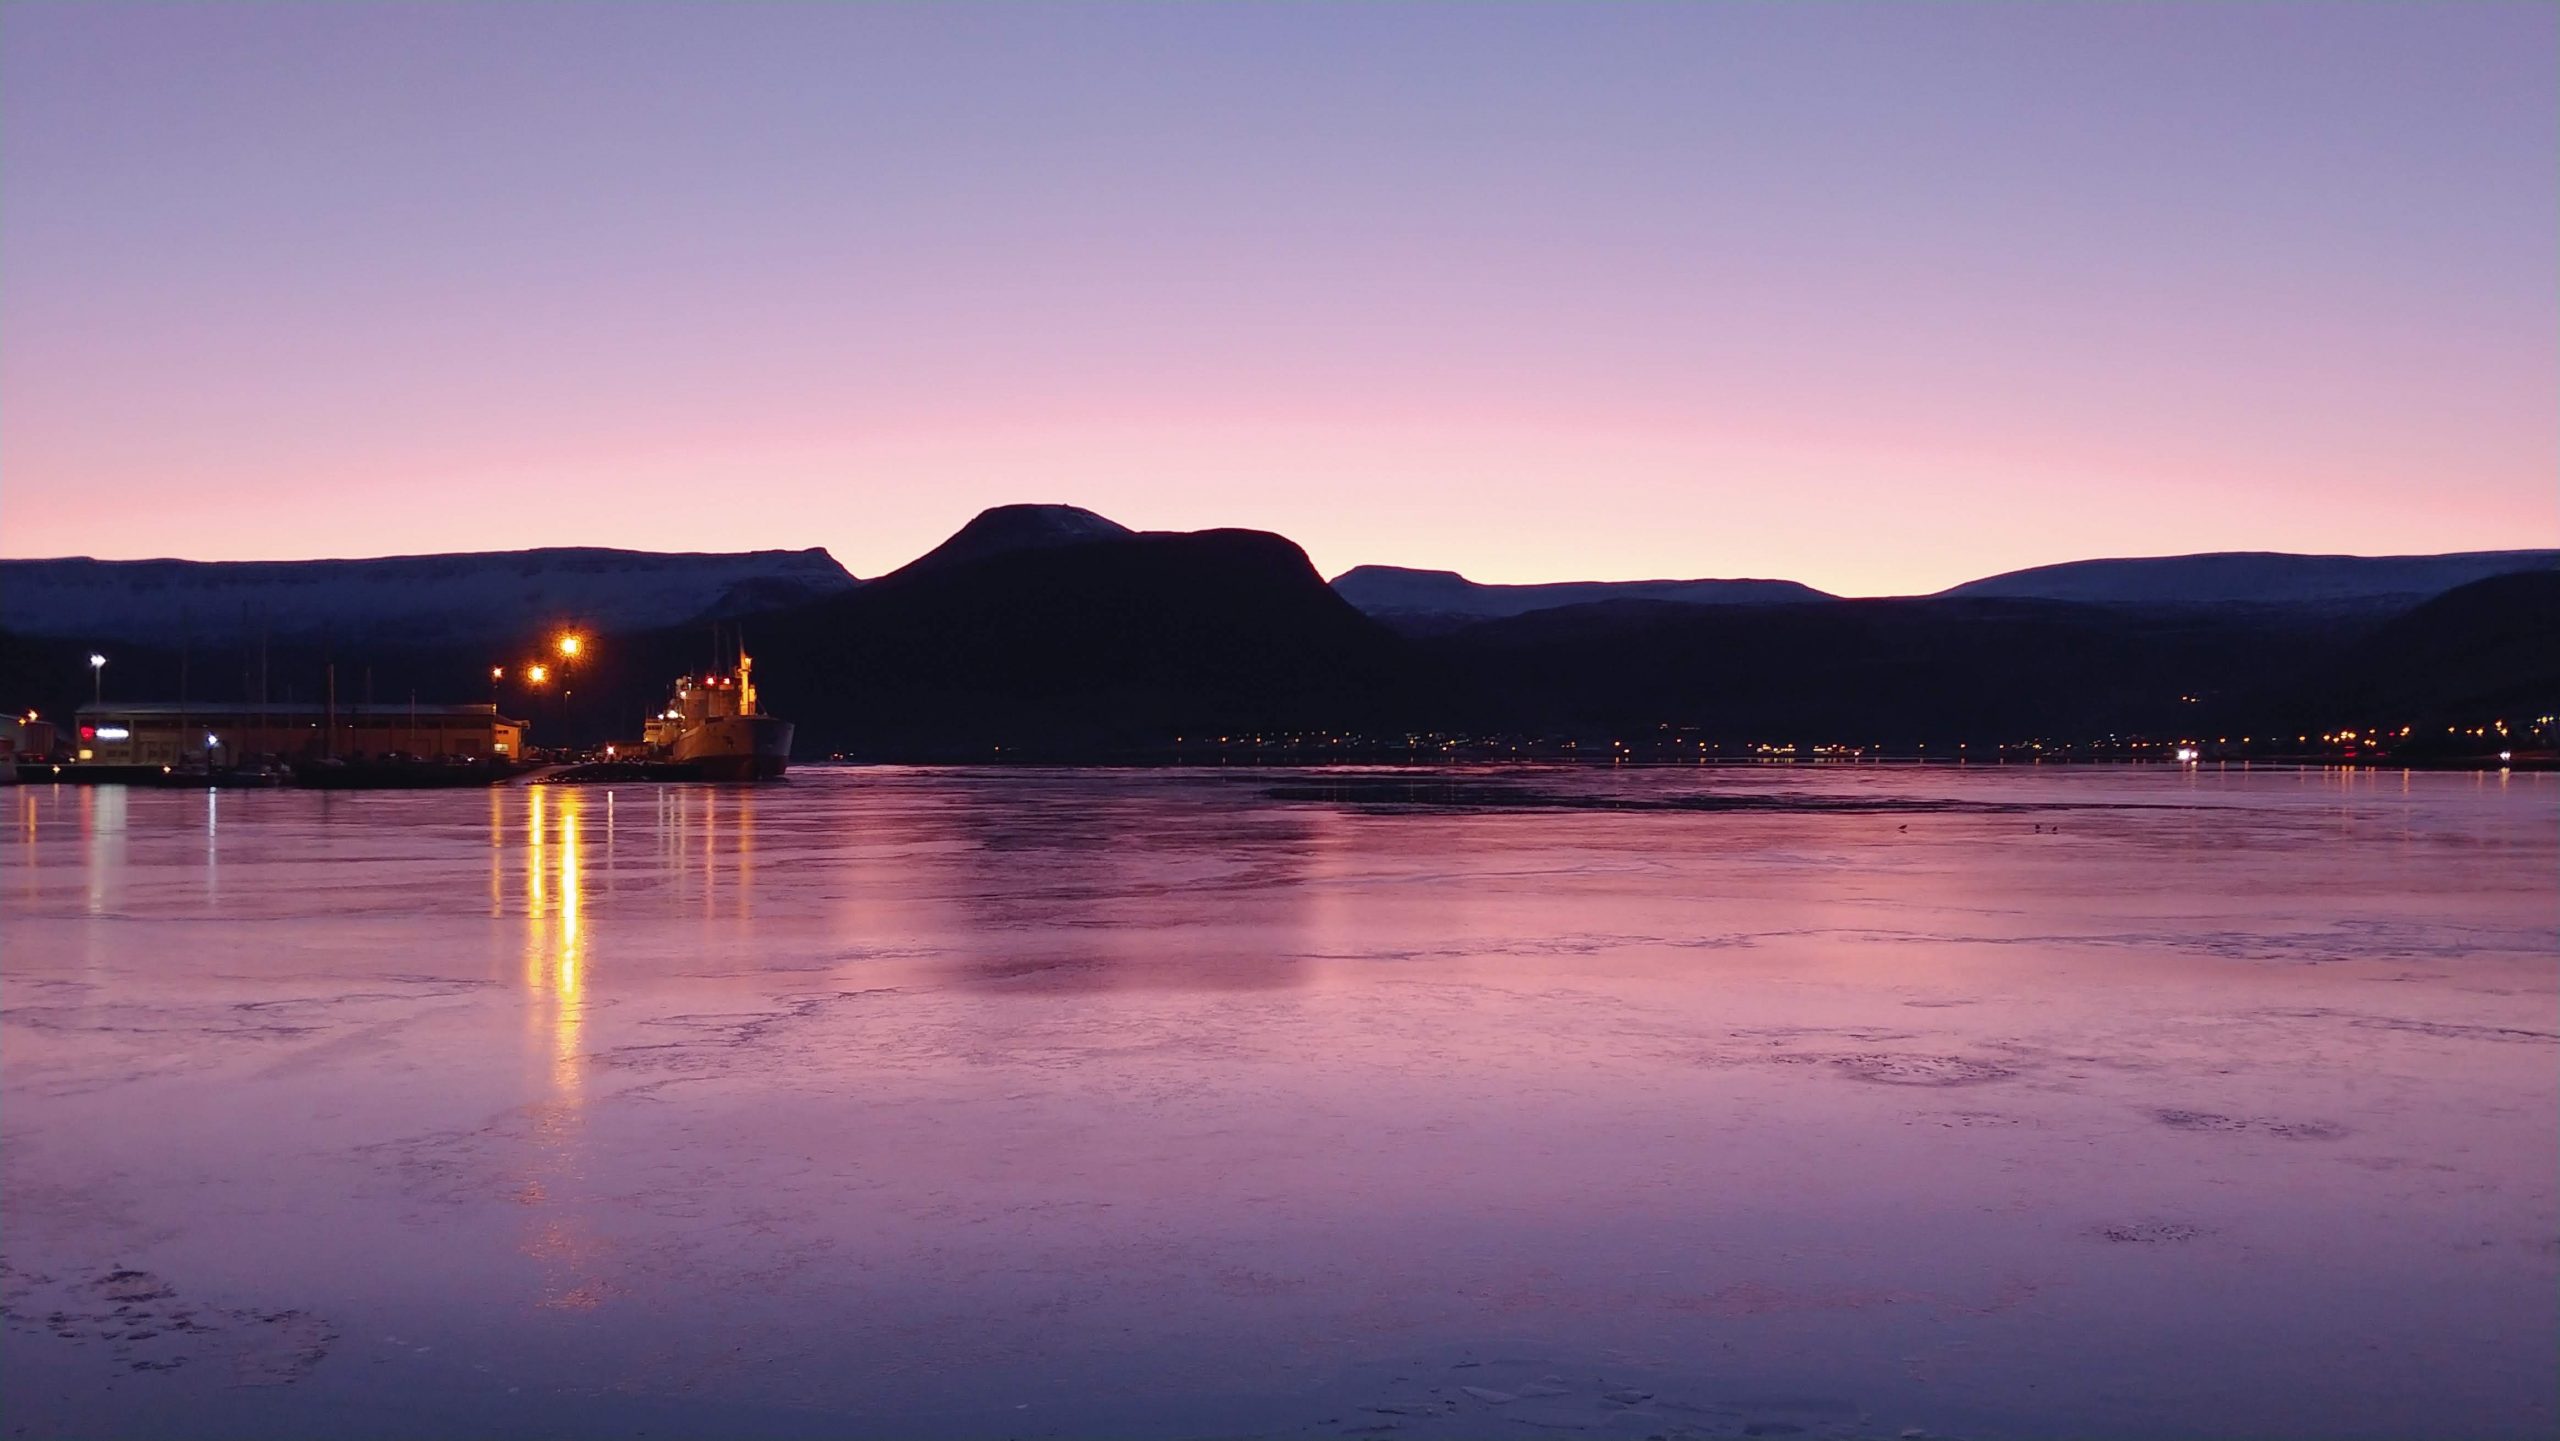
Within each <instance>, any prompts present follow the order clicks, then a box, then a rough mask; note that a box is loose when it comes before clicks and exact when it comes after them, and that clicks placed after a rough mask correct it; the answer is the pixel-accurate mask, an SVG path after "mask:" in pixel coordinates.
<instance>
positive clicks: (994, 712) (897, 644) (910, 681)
mask: <svg viewBox="0 0 2560 1441" xmlns="http://www.w3.org/2000/svg"><path fill="white" fill-rule="evenodd" d="M1096 518H1097V519H1098V517H1096ZM1106 524H1107V522H1106ZM946 549H948V548H947V547H946ZM753 629H754V636H753V640H754V644H755V648H756V657H757V661H758V663H759V665H760V666H762V669H761V670H760V671H759V673H758V674H759V676H760V677H761V678H762V679H763V683H764V688H765V695H766V698H767V700H768V702H769V703H770V704H771V705H773V706H774V707H775V708H776V709H777V710H778V711H782V712H784V713H787V714H790V715H792V716H794V717H795V718H796V719H797V720H798V721H799V723H800V726H801V734H802V736H803V737H804V738H805V740H806V742H807V743H808V745H809V746H810V747H811V748H813V749H816V750H820V751H834V750H845V751H852V752H855V753H859V754H866V755H903V756H949V757H974V758H978V759H985V758H987V757H988V756H990V755H1003V754H1011V755H1016V756H1019V755H1025V754H1030V755H1037V754H1042V753H1076V752H1084V753H1092V752H1095V751H1109V750H1111V749H1114V748H1118V747H1136V746H1148V745H1159V744H1162V743H1164V742H1166V741H1169V740H1171V739H1172V738H1173V737H1175V736H1182V735H1191V736H1215V735H1218V734H1222V733H1232V732H1238V731H1246V732H1250V731H1258V730H1264V729H1280V728H1291V727H1305V728H1321V727H1325V726H1329V725H1340V726H1353V725H1363V726H1378V725H1383V724H1387V723H1389V722H1392V721H1394V720H1396V719H1398V718H1399V717H1400V715H1401V712H1402V702H1403V699H1404V697H1405V696H1406V694H1407V693H1408V692H1409V691H1410V689H1412V688H1413V687H1414V685H1415V684H1416V681H1417V676H1418V674H1419V672H1420V671H1421V670H1422V669H1424V668H1425V666H1424V664H1423V663H1422V662H1420V661H1419V660H1418V658H1417V657H1415V656H1413V655H1412V654H1411V653H1410V652H1409V651H1408V650H1407V649H1406V647H1405V645H1404V643H1403V642H1401V641H1399V640H1398V639H1397V638H1396V637H1395V636H1393V635H1391V634H1389V633H1388V632H1387V631H1386V630H1384V629H1383V628H1381V627H1380V626H1378V625H1377V624H1376V623H1375V622H1373V621H1371V620H1369V619H1368V618H1367V617H1365V616H1363V615H1361V614H1360V613H1359V612H1358V611H1356V610H1354V609H1352V607H1351V606H1350V605H1349V604H1347V603H1346V602H1344V601H1343V600H1342V598H1341V597H1339V596H1337V595H1335V594H1334V593H1333V592H1332V591H1330V590H1328V589H1326V587H1325V583H1324V579H1323V577H1322V576H1320V575H1318V574H1317V573H1316V570H1315V567H1314V566H1312V565H1310V564H1309V563H1308V561H1307V557H1306V553H1305V552H1304V551H1302V550H1300V549H1299V548H1298V547H1297V546H1296V545H1295V544H1293V543H1292V542H1290V541H1288V540H1286V539H1284V538H1282V537H1280V536H1276V535H1271V534H1268V533H1265V532H1262V531H1251V530H1205V531H1193V532H1165V531H1149V532H1143V533H1139V532H1129V531H1120V532H1119V533H1118V534H1115V535H1100V536H1090V537H1087V538H1085V539H1083V540H1080V541H1077V542H1075V543H1047V544H1036V545H1030V546H1024V547H1016V548H1011V549H996V550H993V551H990V552H981V553H979V554H976V555H974V556H967V557H949V556H946V557H945V559H944V560H943V561H941V562H940V563H937V564H933V565H924V564H917V565H910V566H907V567H905V568H903V569H901V570H899V571H896V572H894V573H892V574H890V575H888V576H884V577H882V578H881V579H879V580H877V581H874V582H871V583H870V584H867V585H865V586H863V587H862V588H861V589H859V590H856V591H852V592H850V593H847V594H845V595H841V596H837V597H833V598H831V599H828V600H824V601H819V602H815V603H813V604H810V605H806V606H801V607H797V608H795V609H793V610H789V611H784V612H780V613H777V614H774V615H770V616H766V617H764V618H763V619H761V620H759V621H757V622H755V623H754V627H753ZM679 643H681V642H679ZM998 747H1001V750H997V749H995V748H998Z"/></svg>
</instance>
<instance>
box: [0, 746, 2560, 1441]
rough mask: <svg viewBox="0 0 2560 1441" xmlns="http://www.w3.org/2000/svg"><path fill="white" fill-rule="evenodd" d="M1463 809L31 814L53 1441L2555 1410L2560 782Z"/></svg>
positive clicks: (633, 806)
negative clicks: (376, 1425)
mask: <svg viewBox="0 0 2560 1441" xmlns="http://www.w3.org/2000/svg"><path fill="white" fill-rule="evenodd" d="M1398 775H1399V776H1404V775H1405V773H1398ZM1350 779H1351V780H1356V779H1357V778H1356V777H1353V778H1350ZM1460 779H1461V780H1462V781H1463V785H1462V786H1461V787H1460V788H1458V789H1454V790H1449V791H1448V792H1447V794H1446V796H1444V797H1443V800H1444V801H1446V802H1447V803H1425V804H1409V803H1406V802H1403V801H1384V800H1376V799H1363V798H1361V796H1362V794H1364V793H1358V792H1357V791H1356V788H1353V787H1350V786H1349V784H1348V781H1346V783H1345V788H1344V789H1343V791H1342V794H1343V795H1344V796H1345V797H1348V798H1347V799H1341V800H1336V801H1303V800H1282V799H1273V798H1271V797H1270V796H1269V795H1267V794H1266V793H1267V792H1268V791H1270V790H1271V789H1272V788H1274V787H1275V786H1277V787H1282V788H1283V789H1287V788H1288V787H1291V786H1296V785H1299V784H1301V783H1302V782H1303V781H1304V780H1305V777H1304V776H1303V774H1297V775H1290V774H1252V773H1237V772H1207V773H1199V772H1194V773H1165V772H1082V773H1042V772H1022V771H1013V772H919V771H896V770H880V771H860V772H833V773H831V772H824V771H820V772H812V773H808V774H806V775H802V776H798V777H795V778H794V780H793V781H792V782H791V783H789V784H787V785H784V786H776V787H761V788H713V787H661V788H648V787H640V788H630V787H624V788H617V789H614V790H602V789H550V788H542V787H535V788H529V789H506V790H494V791H490V792H487V793H485V794H477V793H475V794H433V793H426V794H383V795H353V796H348V795H338V796H331V795H308V794H297V793H291V792H275V793H260V792H244V793H232V794H225V795H223V796H220V797H219V798H215V797H213V796H210V795H203V796H199V795H191V794H188V793H183V792H149V791H137V792H130V793H128V792H125V791H122V790H78V791H74V790H67V789H60V788H55V787H50V786H44V787H22V788H19V789H18V790H17V791H15V792H13V793H10V794H9V795H8V797H7V801H6V803H7V804H9V805H11V806H12V807H13V808H14V809H15V810H16V811H17V816H16V819H17V822H18V823H17V824H16V825H14V826H11V827H9V828H8V829H7V831H6V832H5V834H6V835H7V836H8V837H9V840H8V843H7V845H6V847H5V852H0V864H5V867H6V870H7V873H8V874H7V883H6V884H5V886H0V896H5V897H6V904H5V922H6V927H5V929H6V936H5V943H6V947H7V949H6V977H5V981H6V991H5V997H0V1020H4V1021H5V1023H6V1030H5V1045H0V1071H5V1084H6V1091H7V1097H6V1101H7V1104H6V1107H5V1117H0V1122H4V1123H5V1128H6V1130H5V1137H6V1142H7V1145H6V1150H5V1159H4V1164H5V1181H6V1193H5V1202H6V1211H7V1221H8V1224H7V1226H6V1228H5V1232H0V1259H5V1262H6V1265H7V1270H6V1272H5V1277H0V1281H4V1282H5V1287H6V1291H7V1297H6V1299H7V1303H8V1318H7V1319H8V1328H7V1330H6V1332H5V1337H0V1340H4V1342H5V1345H6V1348H7V1361H8V1363H9V1364H8V1366H7V1368H6V1371H5V1376H6V1385H7V1388H8V1395H7V1396H6V1398H5V1399H6V1402H7V1404H8V1408H9V1410H10V1412H11V1413H12V1415H13V1417H16V1416H26V1417H29V1418H32V1421H33V1422H34V1423H35V1424H37V1425H38V1426H39V1428H40V1429H41V1427H42V1425H44V1424H48V1420H47V1418H54V1421H55V1422H56V1423H58V1424H61V1425H70V1424H72V1423H71V1422H70V1421H68V1420H63V1419H62V1418H74V1417H76V1418H79V1420H78V1425H79V1426H80V1427H87V1428H91V1429H113V1430H117V1431H122V1432H128V1433H135V1434H170V1435H193V1434H262V1435H268V1434H272V1435H288V1434H307V1435H327V1434H340V1433H341V1432H343V1430H344V1429H345V1427H346V1425H347V1424H348V1418H350V1417H353V1418H359V1419H362V1418H374V1419H381V1420H384V1421H385V1424H397V1425H410V1426H415V1427H417V1428H419V1429H423V1430H427V1431H434V1432H445V1433H460V1432H469V1433H473V1434H524V1435H560V1434H572V1435H574V1434H599V1435H601V1434H621V1433H623V1432H627V1431H629V1430H631V1429H633V1428H634V1427H637V1426H641V1425H648V1426H653V1427H658V1428H661V1429H670V1430H679V1431H682V1430H691V1431H716V1432H720V1433H724V1434H775V1435H785V1434H812V1435H822V1434H835V1433H838V1432H841V1431H842V1430H843V1429H844V1423H845V1420H846V1418H848V1417H850V1418H854V1419H855V1420H856V1421H858V1422H859V1423H860V1426H861V1427H864V1428H868V1429H871V1430H875V1431H881V1432H886V1433H893V1434H901V1435H907V1434H913V1435H970V1436H976V1435H1007V1434H1020V1433H1022V1432H1024V1431H1026V1430H1028V1431H1037V1432H1039V1433H1041V1434H1061V1435H1166V1436H1171V1435H1187V1434H1200V1433H1204V1432H1205V1433H1210V1434H1227V1433H1235V1432H1247V1431H1250V1432H1255V1433H1260V1434H1279V1435H1298V1434H1306V1435H1334V1434H1340V1433H1343V1432H1346V1431H1357V1430H1358V1429H1360V1428H1362V1427H1370V1426H1385V1427H1392V1428H1393V1429H1392V1430H1391V1431H1389V1432H1386V1433H1384V1434H1392V1435H1396V1436H1411V1437H1437V1436H1447V1437H1471V1436H1486V1435H1511V1434H1519V1435H1536V1434H1550V1432H1551V1431H1552V1430H1553V1429H1554V1428H1558V1427H1563V1428H1568V1429H1570V1428H1582V1427H1589V1428H1593V1429H1598V1430H1601V1431H1602V1432H1603V1433H1604V1434H1610V1433H1614V1432H1617V1431H1619V1430H1620V1429H1621V1428H1623V1429H1624V1430H1625V1432H1626V1434H1633V1435H1648V1434H1659V1435H1664V1436H1674V1435H1692V1436H1708V1435H1734V1434H1740V1433H1742V1432H1744V1431H1745V1430H1746V1429H1747V1428H1751V1427H1755V1426H1756V1427H1759V1428H1760V1432H1759V1434H1782V1433H1781V1431H1780V1430H1779V1429H1777V1428H1783V1427H1799V1428H1802V1430H1803V1431H1805V1432H1806V1433H1808V1434H1839V1435H1869V1434H1873V1435H1886V1436H1891V1435H1896V1434H1898V1433H1900V1432H1901V1431H1902V1430H1903V1429H1904V1428H1906V1427H1920V1428H1925V1429H1927V1430H1929V1431H1930V1432H1932V1433H1933V1434H1973V1435H2002V1434H2038V1433H2049V1432H2052V1431H2056V1430H2065V1429H2068V1430H2073V1431H2075V1432H2079V1433H2083V1434H2092V1435H2120V1436H2151V1435H2198V1436H2201V1435H2224V1434H2234V1433H2246V1434H2259V1435H2303V1436H2310V1435H2351V1434H2363V1435H2375V1436H2384V1435H2399V1434H2410V1433H2414V1432H2419V1431H2431V1432H2458V1433H2461V1434H2467V1435H2482V1436H2500V1435H2531V1434H2540V1433H2542V1432H2545V1431H2547V1430H2548V1429H2549V1428H2550V1426H2551V1425H2552V1423H2553V1420H2554V1416H2553V1407H2552V1398H2551V1396H2550V1394H2549V1386H2548V1380H2549V1374H2548V1358H2549V1356H2550V1354H2551V1350H2552V1343H2553V1341H2554V1340H2555V1339H2560V1337H2555V1328H2554V1317H2553V1313H2552V1310H2551V1307H2550V1304H2549V1298H2550V1295H2551V1294H2552V1288H2553V1283H2554V1281H2555V1279H2560V1218H2555V1215H2554V1207H2555V1202H2554V1184H2555V1175H2556V1174H2560V1143H2556V1142H2555V1126H2554V1121H2555V1119H2556V1118H2560V1104H2556V1103H2555V1100H2554V1097H2553V1094H2552V1088H2551V1086H2550V1084H2549V1083H2550V1077H2551V1074H2552V1064H2553V1060H2554V1058H2555V1055H2560V1024H2555V1016H2554V1007H2553V998H2554V994H2555V989H2556V988H2555V984H2554V976H2553V974H2552V965H2551V962H2552V960H2553V952H2554V935H2553V930H2552V917H2551V913H2550V905H2549V902H2550V897H2551V882H2550V877H2551V875H2552V874H2553V869H2552V864H2553V862H2554V860H2555V859H2560V856H2555V835H2554V827H2553V826H2552V824H2551V821H2552V811H2553V806H2552V803H2553V801H2554V799H2556V798H2560V790H2555V788H2554V787H2553V785H2552V784H2551V778H2549V777H2547V776H2543V775H2538V774H2531V773H2526V774H2515V775H2504V776H2500V777H2498V778H2496V779H2495V780H2491V779H2490V778H2488V777H2482V776H2471V775H2414V776H2413V775H2408V774H2396V773H2395V774H2375V773H2324V772H2291V771H2278V772H2264V771H2260V772H2248V773H2242V772H2237V771H2219V770H2216V769H2213V768H2210V767H2206V768H2191V769H2185V770H2181V771H2176V772H2171V771H2166V770H2162V771H2149V770H2126V771H2064V770H2060V769H2058V768H2035V769H2031V770H2028V769H2013V770H1999V769H1977V770H1972V771H1957V770H1952V769H1933V770H1919V771H1885V770H1877V769H1872V768H1864V769H1842V770H1821V771H1815V770H1809V769H1792V770H1755V771H1703V772H1694V773H1692V772H1643V771H1639V772H1624V771H1619V772H1610V771H1581V772H1575V771H1528V772H1518V773H1511V772H1493V773H1470V774H1469V775H1467V776H1465V777H1462V778H1460ZM1401 783H1402V782H1399V784H1401ZM1505 787H1509V788H1511V789H1510V790H1509V791H1507V792H1506V791H1505V790H1504V788H1505ZM1505 795H1509V796H1510V797H1511V799H1510V800H1505V799H1504V798H1503V797H1504V796H1505ZM1719 796H1739V797H1743V798H1745V799H1753V798H1756V799H1759V800H1764V801H1765V800H1773V799H1783V798H1785V797H1790V796H1795V797H1802V798H1804V801H1805V804H1802V805H1796V804H1793V803H1789V804H1788V805H1779V806H1775V807H1773V808H1770V809H1762V810H1751V811H1740V812H1726V811H1718V810H1712V809H1705V810H1701V809H1677V808H1674V809H1667V810H1666V809H1654V810H1644V809H1626V808H1624V807H1630V806H1640V805H1653V804H1656V803H1659V802H1662V801H1665V800H1671V801H1678V802H1681V803H1683V804H1685V803H1686V802H1688V801H1690V800H1700V801H1711V800H1713V799H1714V798H1716V797H1719ZM1450 798H1454V799H1450ZM1938 802H1954V803H1957V804H1956V805H1955V806H1954V807H1952V808H1948V807H1945V806H1939V805H1937V804H1935V803H1938ZM1817 803H1818V804H1817ZM1834 804H1845V805H1849V806H1851V807H1863V809H1860V808H1852V809H1846V810H1843V809H1825V808H1823V807H1824V806H1829V805H1834ZM1791 807H1792V808H1791ZM119 1308H122V1309H121V1310H120V1309H119ZM182 1314H183V1315H184V1316H185V1317H189V1318H192V1319H189V1320H186V1321H184V1322H181V1320H180V1319H179V1318H180V1316H181V1315H182ZM47 1317H60V1318H64V1319H62V1320H61V1321H60V1322H59V1324H56V1323H54V1322H51V1321H48V1320H46V1319H44V1318H47ZM395 1338H396V1339H395ZM238 1379H252V1380H254V1382H255V1384H254V1385H252V1386H251V1387H250V1388H249V1389H247V1390H241V1389H238V1388H236V1387H234V1386H233V1385H232V1384H231V1383H232V1382H233V1381H234V1380H238Z"/></svg>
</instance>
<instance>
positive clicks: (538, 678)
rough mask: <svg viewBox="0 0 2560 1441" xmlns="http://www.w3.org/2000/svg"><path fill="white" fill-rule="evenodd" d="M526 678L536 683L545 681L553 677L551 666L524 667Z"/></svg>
mask: <svg viewBox="0 0 2560 1441" xmlns="http://www.w3.org/2000/svg"><path fill="white" fill-rule="evenodd" d="M524 678H525V679H526V680H528V681H531V682H532V683H534V684H535V685H540V684H542V683H543V682H544V681H547V680H549V679H551V667H549V666H547V665H529V666H526V667H525V668H524Z"/></svg>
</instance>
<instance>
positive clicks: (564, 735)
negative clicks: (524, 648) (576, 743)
mask: <svg viewBox="0 0 2560 1441" xmlns="http://www.w3.org/2000/svg"><path fill="white" fill-rule="evenodd" d="M553 645H554V648H555V649H557V650H558V651H559V652H560V738H561V739H562V740H567V739H568V738H569V697H570V695H571V694H572V693H573V691H574V689H575V688H574V687H573V686H571V685H570V681H572V680H573V679H575V675H574V672H575V670H576V667H577V664H578V657H580V656H582V655H584V654H586V650H587V638H586V637H585V636H582V635H580V634H578V633H577V632H576V631H574V630H571V631H562V632H561V633H560V638H559V640H557V641H556V642H554V643H553Z"/></svg>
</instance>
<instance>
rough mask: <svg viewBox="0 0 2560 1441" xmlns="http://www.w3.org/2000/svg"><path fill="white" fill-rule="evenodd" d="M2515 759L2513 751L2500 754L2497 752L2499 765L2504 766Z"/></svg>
mask: <svg viewBox="0 0 2560 1441" xmlns="http://www.w3.org/2000/svg"><path fill="white" fill-rule="evenodd" d="M2515 758H2516V753H2515V752H2514V751H2500V752H2498V763H2499V764H2500V765H2504V764H2506V763H2507V762H2508V761H2511V760H2514V759H2515Z"/></svg>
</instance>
